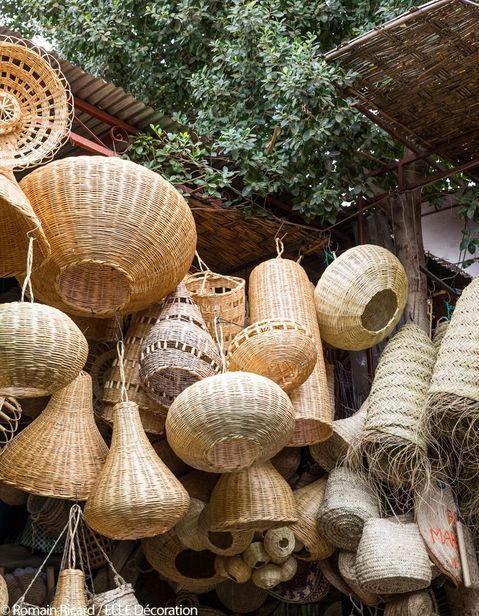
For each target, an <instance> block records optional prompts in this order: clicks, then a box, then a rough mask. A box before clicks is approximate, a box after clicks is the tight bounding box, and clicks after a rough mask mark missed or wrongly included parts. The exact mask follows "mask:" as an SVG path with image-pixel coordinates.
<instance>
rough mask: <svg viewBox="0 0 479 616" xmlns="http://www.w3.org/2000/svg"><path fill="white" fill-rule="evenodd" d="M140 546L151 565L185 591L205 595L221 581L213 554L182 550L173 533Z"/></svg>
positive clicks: (147, 541)
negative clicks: (204, 593)
mask: <svg viewBox="0 0 479 616" xmlns="http://www.w3.org/2000/svg"><path fill="white" fill-rule="evenodd" d="M141 543H142V546H143V552H144V554H145V557H146V560H147V561H148V562H149V563H150V565H151V566H152V567H153V568H154V569H156V571H158V573H160V574H161V575H162V576H164V577H165V578H167V579H168V580H170V581H172V582H176V583H177V584H179V585H180V586H181V587H182V588H184V589H186V590H191V591H192V592H195V593H203V592H208V591H210V590H212V589H213V588H215V586H216V585H217V584H218V583H219V582H220V581H221V580H222V579H223V578H222V577H221V576H220V575H218V574H217V572H216V569H215V558H216V556H215V555H214V554H213V553H212V552H209V551H208V550H202V551H201V552H195V551H193V550H190V549H188V548H185V546H184V545H183V544H182V543H181V541H180V540H179V539H178V537H177V535H176V533H175V532H173V531H170V532H167V533H165V534H164V535H160V536H158V537H151V538H148V539H143V540H142V542H141Z"/></svg>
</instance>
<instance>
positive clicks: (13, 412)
mask: <svg viewBox="0 0 479 616" xmlns="http://www.w3.org/2000/svg"><path fill="white" fill-rule="evenodd" d="M21 416H22V407H21V406H20V403H19V402H18V400H16V399H15V398H11V397H5V396H0V451H1V449H2V448H3V447H4V446H5V445H6V444H7V443H9V442H10V441H11V440H12V438H13V437H14V436H15V432H16V431H17V429H18V422H19V421H20V418H21Z"/></svg>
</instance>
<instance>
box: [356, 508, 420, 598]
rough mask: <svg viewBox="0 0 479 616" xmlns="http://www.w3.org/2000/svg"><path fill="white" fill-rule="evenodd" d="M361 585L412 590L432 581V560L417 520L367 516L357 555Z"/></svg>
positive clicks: (382, 590) (379, 589) (375, 589)
mask: <svg viewBox="0 0 479 616" xmlns="http://www.w3.org/2000/svg"><path fill="white" fill-rule="evenodd" d="M356 574H357V576H358V582H359V584H360V586H362V587H363V588H365V589H366V590H369V591H371V592H374V593H378V594H396V593H403V592H413V591H416V590H422V589H423V588H427V587H428V586H429V584H430V583H431V563H430V561H429V557H428V555H427V552H426V548H425V546H424V543H423V540H422V538H421V535H420V533H419V529H418V527H417V525H416V524H414V523H412V524H398V523H397V522H395V521H394V522H393V521H391V520H381V519H379V518H376V519H369V520H367V521H366V523H365V524H364V530H363V534H362V537H361V541H360V543H359V546H358V552H357V559H356Z"/></svg>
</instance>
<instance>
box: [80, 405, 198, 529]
mask: <svg viewBox="0 0 479 616" xmlns="http://www.w3.org/2000/svg"><path fill="white" fill-rule="evenodd" d="M188 505H189V496H188V493H187V492H186V490H185V489H184V488H183V486H182V485H181V483H180V482H179V481H178V479H176V477H175V476H174V475H173V473H172V472H171V471H170V470H169V469H168V467H167V466H166V465H165V464H164V463H163V462H162V460H161V459H160V458H159V457H158V456H157V455H156V453H155V450H154V449H153V447H152V445H151V443H150V441H149V440H148V438H147V436H146V434H145V432H144V430H143V428H142V425H141V420H140V415H139V412H138V406H137V405H136V404H135V403H134V402H121V403H119V404H117V405H116V407H115V421H114V424H113V435H112V442H111V447H110V452H109V454H108V457H107V459H106V462H105V466H104V467H103V469H102V470H101V472H100V474H99V476H98V480H97V482H96V483H95V485H94V487H93V490H92V492H91V494H90V497H89V498H88V501H87V504H86V506H85V520H86V521H87V523H88V524H89V525H90V526H91V528H93V529H94V530H96V531H97V532H99V533H101V534H102V535H104V536H105V537H110V538H111V539H139V538H141V537H152V536H153V535H158V534H160V533H164V532H166V531H168V530H170V529H171V528H172V527H173V526H174V525H175V524H176V522H178V520H180V519H181V518H182V517H183V516H184V515H185V514H186V512H187V510H188Z"/></svg>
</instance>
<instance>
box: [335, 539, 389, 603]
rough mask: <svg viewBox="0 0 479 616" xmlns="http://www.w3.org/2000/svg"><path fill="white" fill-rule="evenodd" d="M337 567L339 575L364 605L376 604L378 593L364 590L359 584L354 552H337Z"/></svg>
mask: <svg viewBox="0 0 479 616" xmlns="http://www.w3.org/2000/svg"><path fill="white" fill-rule="evenodd" d="M338 569H339V573H340V574H341V577H342V578H343V580H344V581H345V582H346V584H347V585H348V586H349V588H350V589H351V590H352V591H353V593H354V594H355V595H356V597H358V599H359V600H360V601H361V603H364V604H366V605H371V606H372V605H377V604H378V603H379V601H380V599H379V597H378V595H376V594H374V593H372V592H369V591H368V590H364V589H363V588H361V587H360V586H359V583H358V576H357V575H356V552H345V551H341V552H339V554H338Z"/></svg>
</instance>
